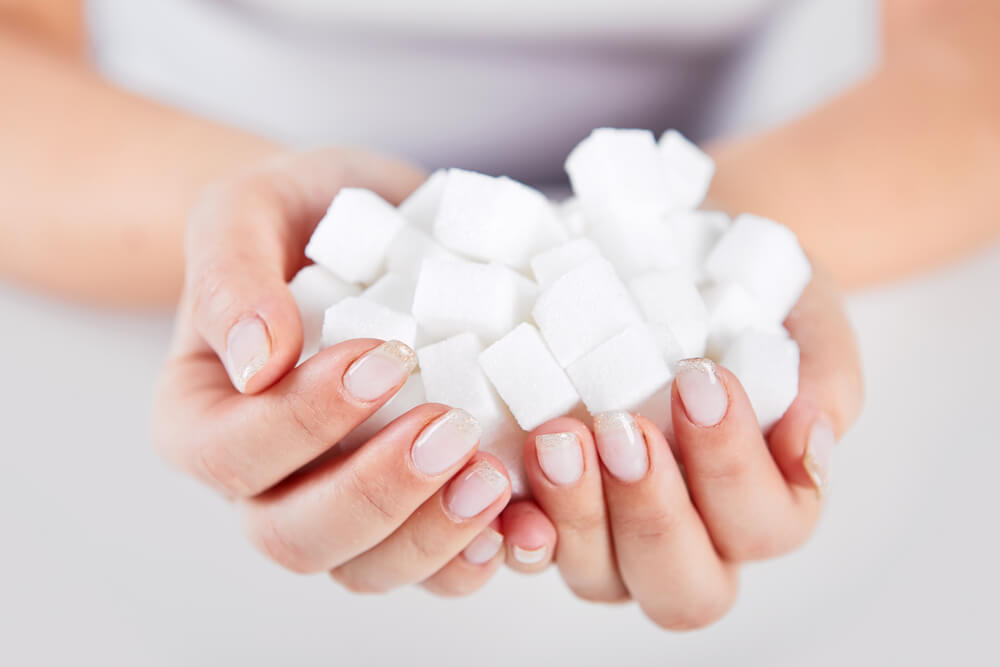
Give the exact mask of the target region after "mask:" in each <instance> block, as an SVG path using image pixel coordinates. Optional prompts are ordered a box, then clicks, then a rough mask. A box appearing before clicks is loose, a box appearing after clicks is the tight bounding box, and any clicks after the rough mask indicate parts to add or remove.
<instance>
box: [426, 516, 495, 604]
mask: <svg viewBox="0 0 1000 667" xmlns="http://www.w3.org/2000/svg"><path fill="white" fill-rule="evenodd" d="M499 528H500V522H499V521H498V520H494V521H493V522H492V523H491V524H490V525H489V526H487V527H486V528H483V530H482V531H481V532H480V533H479V534H478V535H476V537H474V538H473V539H472V542H470V543H469V544H468V546H466V547H465V549H463V550H462V553H461V554H459V555H457V556H455V557H454V558H452V559H451V560H450V561H449V562H448V564H447V565H445V566H444V567H443V568H441V569H440V570H438V571H437V572H435V573H434V574H432V575H431V576H430V577H429V578H428V579H427V580H425V581H424V582H423V583H422V584H421V585H422V586H423V587H424V588H426V589H427V590H428V591H430V592H431V593H434V594H435V595H441V596H444V597H460V596H464V595H470V594H471V593H475V592H476V591H478V590H479V589H480V588H482V587H483V586H484V585H486V582H487V581H489V580H490V579H491V578H492V577H493V575H494V574H496V571H497V569H498V568H499V567H500V565H502V564H503V559H504V550H503V542H504V540H503V535H501V534H500V532H499V530H498V529H499Z"/></svg>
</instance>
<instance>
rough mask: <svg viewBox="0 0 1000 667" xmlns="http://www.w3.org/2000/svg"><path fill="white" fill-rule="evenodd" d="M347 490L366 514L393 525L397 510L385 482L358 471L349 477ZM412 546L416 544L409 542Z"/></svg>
mask: <svg viewBox="0 0 1000 667" xmlns="http://www.w3.org/2000/svg"><path fill="white" fill-rule="evenodd" d="M348 484H349V485H350V486H349V488H350V490H351V491H352V492H353V494H354V495H355V497H357V498H358V499H360V500H361V501H362V502H363V503H364V505H365V507H366V508H367V510H368V511H367V512H366V514H368V515H373V516H374V518H375V519H377V520H378V521H381V522H383V523H387V524H393V525H394V524H395V523H396V517H397V516H398V515H399V508H398V507H396V505H395V503H394V502H393V500H392V498H393V493H392V491H391V490H390V489H389V488H387V487H386V484H387V480H380V479H379V478H378V477H377V476H374V475H364V474H362V473H361V472H360V471H357V470H355V471H352V472H351V474H350V476H349V482H348ZM411 542H412V543H413V544H414V546H417V544H418V542H417V541H415V540H411Z"/></svg>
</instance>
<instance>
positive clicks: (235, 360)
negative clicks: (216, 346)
mask: <svg viewBox="0 0 1000 667" xmlns="http://www.w3.org/2000/svg"><path fill="white" fill-rule="evenodd" d="M270 358H271V338H270V336H268V334H267V327H266V326H264V320H262V319H260V317H258V316H256V315H254V316H252V317H246V318H244V319H242V320H240V321H239V322H237V323H236V324H234V325H233V328H232V329H230V330H229V334H228V335H227V336H226V370H227V371H229V377H230V379H231V380H232V382H233V385H234V386H235V387H236V388H237V389H238V390H239V391H241V392H242V391H245V390H246V388H247V384H248V383H249V382H250V379H251V378H253V376H254V375H256V374H257V372H258V371H260V369H262V368H264V366H265V365H267V360H268V359H270Z"/></svg>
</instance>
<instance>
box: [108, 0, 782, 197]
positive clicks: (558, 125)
mask: <svg viewBox="0 0 1000 667" xmlns="http://www.w3.org/2000/svg"><path fill="white" fill-rule="evenodd" d="M776 4H777V3H776V2H775V0H718V1H716V2H713V3H701V2H699V3H694V2H688V1H686V0H617V1H616V2H613V3H611V2H605V1H603V0H548V1H546V2H538V1H537V0H505V1H504V2H499V1H481V0H477V1H476V2H469V1H468V0H421V1H419V2H415V1H413V0H410V1H404V0H364V1H363V2H360V1H358V2H335V1H334V0H328V1H322V0H291V1H287V0H286V1H279V0H230V1H228V2H223V1H221V0H144V1H142V2H136V1H135V0H91V2H90V22H91V26H92V32H93V34H94V43H95V49H96V54H97V58H98V61H99V63H100V64H101V66H102V68H103V69H104V70H105V71H106V72H107V73H108V74H109V75H110V76H112V77H113V78H116V79H118V80H120V81H122V82H123V83H125V84H126V85H129V86H132V87H135V88H138V89H139V90H142V91H144V92H147V93H149V94H153V95H157V96H162V97H165V98H167V99H170V100H172V101H174V102H177V103H180V104H181V105H183V106H186V107H189V108H192V109H195V110H197V111H199V112H201V113H205V114H208V115H211V116H213V117H216V118H220V119H224V120H226V121H228V122H232V123H236V124H239V125H241V126H244V127H247V128H249V129H252V130H255V131H257V132H261V133H264V134H266V135H268V136H271V137H274V138H277V139H279V140H282V141H285V142H288V143H291V144H294V145H299V146H312V145H318V144H337V143H349V144H356V145H362V146H367V147H371V148H375V149H379V150H383V151H389V152H395V153H398V154H402V155H404V156H406V157H409V158H411V159H416V160H417V161H420V162H422V163H424V164H426V165H427V166H441V165H448V166H462V167H468V168H473V169H480V170H485V171H489V172H493V173H507V174H510V175H512V176H515V177H520V178H522V179H527V180H532V181H547V180H557V179H561V177H562V170H561V167H562V160H563V158H564V157H565V156H566V154H567V153H568V152H569V149H570V148H571V147H572V146H573V145H574V144H575V143H576V142H577V141H579V140H580V139H581V138H582V137H583V136H585V135H586V134H587V132H588V131H589V130H590V129H592V128H593V127H597V126H601V125H613V126H619V127H624V126H633V127H649V128H651V129H655V130H659V129H664V128H666V127H668V126H675V125H677V126H682V127H684V128H685V129H689V130H690V131H691V132H692V133H694V134H698V131H699V129H700V128H698V126H697V123H695V122H692V118H691V114H692V111H693V109H695V108H696V107H697V106H698V105H699V104H701V103H702V98H703V97H704V95H706V94H707V93H708V90H707V88H708V87H709V84H710V83H711V82H712V81H714V80H716V79H718V70H719V69H720V63H721V62H722V60H723V56H724V55H725V54H726V53H727V52H728V51H729V50H731V49H732V48H733V46H734V45H735V44H738V43H739V42H740V40H741V39H742V38H744V37H745V36H746V35H748V34H749V33H750V32H751V31H753V30H754V28H755V26H757V25H758V24H760V23H761V22H762V21H763V20H765V19H766V18H767V17H768V16H769V15H770V13H771V11H772V10H773V8H774V6H775V5H776Z"/></svg>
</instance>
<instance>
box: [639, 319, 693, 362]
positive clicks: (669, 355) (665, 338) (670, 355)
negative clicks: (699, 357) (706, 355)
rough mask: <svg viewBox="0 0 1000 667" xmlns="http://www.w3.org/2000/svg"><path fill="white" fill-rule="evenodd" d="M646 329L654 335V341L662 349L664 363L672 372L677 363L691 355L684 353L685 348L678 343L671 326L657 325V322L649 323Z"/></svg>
mask: <svg viewBox="0 0 1000 667" xmlns="http://www.w3.org/2000/svg"><path fill="white" fill-rule="evenodd" d="M646 328H647V329H649V333H650V334H652V336H653V340H655V341H656V346H657V347H659V348H660V354H661V355H662V356H663V361H665V362H666V363H667V367H668V368H670V370H673V369H674V366H676V365H677V362H678V361H680V360H681V359H687V358H689V357H690V356H691V355H689V354H686V353H685V352H684V348H683V347H681V344H680V343H679V342H678V341H677V336H675V335H674V332H673V330H672V329H671V328H670V326H668V325H666V324H657V323H656V322H647V323H646Z"/></svg>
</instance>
